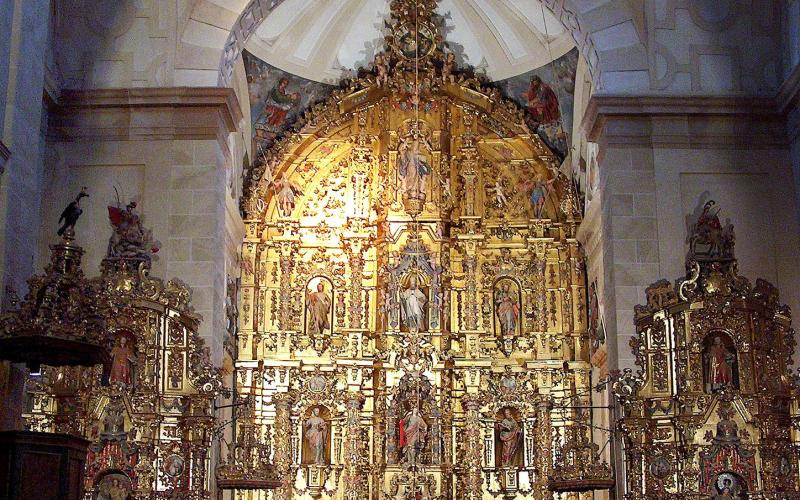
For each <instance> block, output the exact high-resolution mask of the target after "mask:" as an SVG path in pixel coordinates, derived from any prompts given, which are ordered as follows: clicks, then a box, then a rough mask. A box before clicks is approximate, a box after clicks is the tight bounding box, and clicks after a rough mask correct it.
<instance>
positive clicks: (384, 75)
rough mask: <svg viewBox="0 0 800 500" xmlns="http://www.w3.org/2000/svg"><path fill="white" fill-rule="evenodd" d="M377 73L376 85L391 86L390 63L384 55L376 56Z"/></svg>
mask: <svg viewBox="0 0 800 500" xmlns="http://www.w3.org/2000/svg"><path fill="white" fill-rule="evenodd" d="M375 73H376V76H375V83H377V84H378V87H382V86H383V85H388V84H389V62H388V61H387V60H386V56H384V55H383V53H378V54H376V55H375Z"/></svg>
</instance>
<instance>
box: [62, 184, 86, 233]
mask: <svg viewBox="0 0 800 500" xmlns="http://www.w3.org/2000/svg"><path fill="white" fill-rule="evenodd" d="M84 197H86V198H88V197H89V193H87V192H86V186H83V187H82V188H81V192H80V193H78V196H76V197H75V200H74V201H72V202H70V204H69V205H67V208H65V209H64V211H63V212H61V218H60V219H58V222H59V224H61V223H62V222H63V224H62V225H61V227H60V228H59V229H58V235H59V236H61V237H62V238H63V239H64V241H66V242H67V243H69V242H71V241H72V240H74V239H75V223H76V222H78V218H79V217H80V216H81V214H82V213H83V209H82V208H81V198H84Z"/></svg>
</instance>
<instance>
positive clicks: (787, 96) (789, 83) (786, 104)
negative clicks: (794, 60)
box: [775, 64, 800, 113]
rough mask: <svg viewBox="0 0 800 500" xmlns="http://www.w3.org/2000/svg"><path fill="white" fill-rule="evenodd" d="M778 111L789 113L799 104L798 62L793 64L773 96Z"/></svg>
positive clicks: (799, 80)
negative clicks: (792, 67) (795, 64)
mask: <svg viewBox="0 0 800 500" xmlns="http://www.w3.org/2000/svg"><path fill="white" fill-rule="evenodd" d="M775 100H776V101H777V104H778V111H779V112H780V113H790V112H791V111H793V110H794V109H796V108H797V107H799V106H800V64H798V65H797V66H795V68H794V71H792V72H791V73H790V74H789V77H788V78H786V81H784V82H783V84H782V85H781V88H779V89H778V94H777V95H776V97H775Z"/></svg>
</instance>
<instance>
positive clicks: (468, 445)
mask: <svg viewBox="0 0 800 500" xmlns="http://www.w3.org/2000/svg"><path fill="white" fill-rule="evenodd" d="M461 404H462V406H463V407H464V441H463V443H462V447H463V448H462V449H463V456H462V459H463V461H464V466H463V470H464V476H463V480H462V485H463V486H462V487H463V495H462V498H463V500H480V499H481V498H483V493H482V486H483V474H482V470H481V469H482V454H483V445H482V440H481V418H480V414H479V413H478V409H479V408H480V406H481V401H480V397H479V396H478V395H476V394H467V395H465V396H464V397H462V398H461Z"/></svg>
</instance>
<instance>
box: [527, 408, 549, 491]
mask: <svg viewBox="0 0 800 500" xmlns="http://www.w3.org/2000/svg"><path fill="white" fill-rule="evenodd" d="M550 410H551V408H550V402H549V401H544V400H543V401H540V402H539V412H538V413H539V418H538V419H537V420H538V424H537V428H536V450H537V464H536V469H537V470H536V481H534V483H533V484H532V485H531V486H532V489H533V494H534V498H535V499H536V500H544V499H550V498H553V494H552V493H551V492H550V491H549V490H548V488H547V480H548V478H549V477H550V471H551V469H552V463H551V461H552V456H553V427H552V423H551V421H550Z"/></svg>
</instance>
